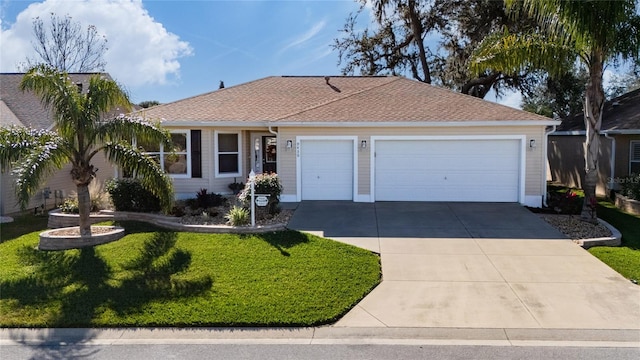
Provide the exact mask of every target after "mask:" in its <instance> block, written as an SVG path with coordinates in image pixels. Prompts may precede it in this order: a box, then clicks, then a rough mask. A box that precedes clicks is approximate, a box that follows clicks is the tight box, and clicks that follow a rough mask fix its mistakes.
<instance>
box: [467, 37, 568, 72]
mask: <svg viewBox="0 0 640 360" xmlns="http://www.w3.org/2000/svg"><path fill="white" fill-rule="evenodd" d="M575 58H576V54H575V52H574V51H573V48H572V47H571V46H568V45H564V44H562V43H558V42H555V41H551V40H550V39H549V38H548V37H546V36H545V35H542V34H536V33H526V34H511V33H509V32H508V31H507V30H505V31H504V32H503V33H496V34H493V35H490V36H488V37H486V38H485V39H484V41H483V42H482V43H481V44H480V46H479V47H478V48H477V49H476V51H475V52H474V53H473V55H472V56H471V59H470V62H469V63H470V70H471V71H472V72H473V73H475V74H481V73H483V72H484V71H486V70H487V69H491V70H494V71H499V72H502V73H505V74H514V73H518V72H522V71H526V70H528V69H543V70H545V71H548V72H549V73H551V74H563V73H564V72H566V68H567V66H568V65H570V64H571V59H575Z"/></svg>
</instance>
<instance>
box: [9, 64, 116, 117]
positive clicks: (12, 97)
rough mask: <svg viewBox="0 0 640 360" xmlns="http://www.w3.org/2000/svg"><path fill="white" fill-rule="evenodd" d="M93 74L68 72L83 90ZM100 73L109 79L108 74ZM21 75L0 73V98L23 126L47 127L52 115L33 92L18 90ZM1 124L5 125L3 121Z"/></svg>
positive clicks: (87, 85)
mask: <svg viewBox="0 0 640 360" xmlns="http://www.w3.org/2000/svg"><path fill="white" fill-rule="evenodd" d="M93 75H95V74H94V73H83V74H79V73H72V74H69V76H70V77H71V79H72V80H73V82H75V83H81V84H82V87H83V89H84V91H86V89H87V88H88V87H89V79H90V78H91V76H93ZM102 75H104V76H106V77H108V78H109V79H111V77H110V76H109V74H102ZM23 76H24V74H22V73H0V100H2V102H4V103H5V105H6V107H7V108H8V109H9V110H10V111H11V112H12V113H13V114H14V116H15V117H16V118H17V119H18V120H19V121H20V122H21V123H22V124H23V125H24V126H28V127H31V128H34V129H47V128H49V127H50V126H51V124H53V116H52V115H51V112H50V111H48V110H47V109H45V108H44V107H43V106H42V104H41V103H40V99H39V98H38V97H37V96H36V95H35V94H33V93H31V92H23V91H22V90H20V81H22V77H23ZM3 113H4V110H3ZM3 117H4V115H3ZM3 121H4V120H3ZM1 125H2V126H5V124H4V122H3V123H2V124H1Z"/></svg>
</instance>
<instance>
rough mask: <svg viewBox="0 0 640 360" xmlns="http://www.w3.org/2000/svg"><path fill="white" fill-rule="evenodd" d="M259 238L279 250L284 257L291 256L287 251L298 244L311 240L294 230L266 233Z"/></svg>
mask: <svg viewBox="0 0 640 360" xmlns="http://www.w3.org/2000/svg"><path fill="white" fill-rule="evenodd" d="M259 236H260V237H261V238H262V239H263V240H264V241H266V242H267V243H268V244H269V245H271V246H273V247H274V248H276V249H278V251H280V254H282V255H283V256H291V254H290V253H289V252H288V251H287V250H286V249H290V248H292V247H294V246H296V245H298V244H302V243H306V242H309V239H308V238H307V236H306V235H305V234H303V233H301V232H298V231H292V230H287V231H278V232H272V233H265V234H260V235H259Z"/></svg>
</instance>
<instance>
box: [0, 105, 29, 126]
mask: <svg viewBox="0 0 640 360" xmlns="http://www.w3.org/2000/svg"><path fill="white" fill-rule="evenodd" d="M0 126H2V127H5V126H7V127H8V126H24V125H23V124H22V123H21V122H20V120H19V119H18V117H17V116H16V115H15V114H14V113H13V111H11V109H9V107H8V106H7V104H5V102H4V101H3V100H2V99H0Z"/></svg>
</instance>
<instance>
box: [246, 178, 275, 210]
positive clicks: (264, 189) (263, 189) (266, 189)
mask: <svg viewBox="0 0 640 360" xmlns="http://www.w3.org/2000/svg"><path fill="white" fill-rule="evenodd" d="M255 193H256V194H269V195H270V196H269V203H268V204H267V211H268V213H269V214H276V213H278V212H280V207H279V205H278V204H280V194H281V193H282V184H281V183H280V178H279V177H278V174H275V173H270V174H258V175H256V178H255ZM238 198H239V199H240V202H241V203H242V205H243V206H244V207H249V206H250V205H251V204H250V203H251V184H249V183H248V182H247V185H245V187H244V190H242V192H241V193H240V195H238Z"/></svg>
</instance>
